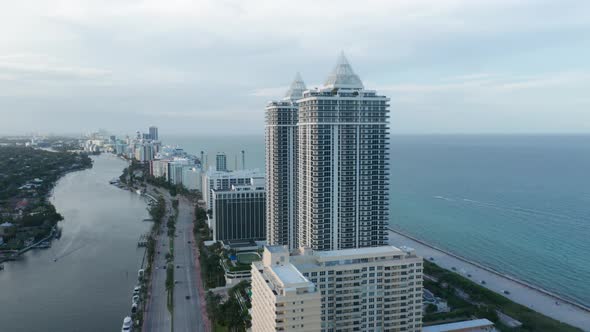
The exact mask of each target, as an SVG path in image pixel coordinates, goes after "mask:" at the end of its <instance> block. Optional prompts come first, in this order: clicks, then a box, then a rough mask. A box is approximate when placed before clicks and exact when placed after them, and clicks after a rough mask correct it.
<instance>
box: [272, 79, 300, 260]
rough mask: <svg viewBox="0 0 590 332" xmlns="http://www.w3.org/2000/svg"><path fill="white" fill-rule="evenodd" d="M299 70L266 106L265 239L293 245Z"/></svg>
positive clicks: (295, 204) (294, 245)
mask: <svg viewBox="0 0 590 332" xmlns="http://www.w3.org/2000/svg"><path fill="white" fill-rule="evenodd" d="M305 89H306V88H305V83H303V80H302V79H301V76H300V75H299V73H297V75H296V76H295V79H294V80H293V82H292V83H291V87H290V88H289V90H288V91H287V94H286V95H285V98H284V99H283V100H282V101H273V102H270V103H269V104H268V105H267V106H266V191H267V205H266V218H267V230H266V236H267V242H268V243H269V244H273V245H286V246H288V247H289V248H290V249H294V248H297V217H296V214H297V100H299V99H300V98H301V97H302V96H303V91H305Z"/></svg>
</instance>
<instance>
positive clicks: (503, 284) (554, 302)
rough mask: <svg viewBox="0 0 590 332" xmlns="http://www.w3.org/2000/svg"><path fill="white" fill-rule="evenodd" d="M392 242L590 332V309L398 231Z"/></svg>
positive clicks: (523, 303) (525, 304)
mask: <svg viewBox="0 0 590 332" xmlns="http://www.w3.org/2000/svg"><path fill="white" fill-rule="evenodd" d="M389 243H390V244H391V245H393V246H397V247H399V246H408V247H412V248H414V249H415V250H416V253H417V254H418V255H420V256H422V257H424V259H425V260H430V257H432V258H433V259H434V260H433V262H434V263H436V264H437V265H439V266H440V267H443V268H445V269H449V270H451V269H452V268H453V267H454V268H455V269H456V271H457V272H458V273H461V274H462V275H464V276H465V277H467V274H471V277H470V279H471V280H473V281H475V282H478V283H480V282H481V280H485V282H486V284H485V285H482V286H484V287H486V288H488V289H490V290H492V291H494V292H497V293H500V294H502V291H504V290H507V291H509V292H510V295H505V294H502V295H504V296H506V297H508V298H510V299H511V300H513V301H514V302H517V303H519V304H522V305H524V306H527V307H529V308H531V309H533V310H535V311H537V312H540V313H542V314H544V315H546V316H549V317H551V318H553V319H556V320H559V321H562V322H565V323H568V324H570V325H572V326H576V327H579V328H581V329H582V330H584V331H590V308H586V307H584V306H582V305H578V304H575V303H570V302H569V301H567V300H566V299H563V298H561V297H559V296H558V295H555V294H551V293H549V292H547V291H544V290H541V289H536V287H535V286H533V285H529V284H527V283H526V282H522V281H519V280H518V279H516V278H513V277H510V276H505V275H502V274H501V273H498V272H494V271H493V270H491V269H488V268H486V267H484V266H481V265H479V264H477V263H475V262H470V261H468V260H467V259H463V258H461V257H459V256H456V255H453V254H452V253H449V252H446V251H444V250H441V249H438V248H436V247H434V246H431V245H428V244H427V243H425V242H423V241H420V240H418V239H415V238H412V237H410V236H408V235H405V234H402V233H399V232H396V231H392V230H390V231H389ZM480 284H481V283H480Z"/></svg>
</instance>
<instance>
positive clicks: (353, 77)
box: [324, 52, 364, 89]
mask: <svg viewBox="0 0 590 332" xmlns="http://www.w3.org/2000/svg"><path fill="white" fill-rule="evenodd" d="M324 86H325V87H328V88H348V89H363V88H364V86H363V82H362V81H361V79H360V78H359V77H358V75H357V74H355V73H354V71H353V70H352V67H351V66H350V64H349V63H348V60H346V56H344V52H341V53H340V56H339V57H338V62H337V63H336V67H334V69H333V70H332V73H330V75H329V76H328V78H327V79H326V82H325V83H324Z"/></svg>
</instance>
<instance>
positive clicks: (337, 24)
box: [0, 0, 590, 137]
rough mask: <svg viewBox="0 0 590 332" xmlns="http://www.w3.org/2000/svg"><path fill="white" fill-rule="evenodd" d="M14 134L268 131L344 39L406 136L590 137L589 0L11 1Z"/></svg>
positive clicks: (7, 91)
mask: <svg viewBox="0 0 590 332" xmlns="http://www.w3.org/2000/svg"><path fill="white" fill-rule="evenodd" d="M0 6H1V7H0V8H2V10H0V31H2V32H1V33H0V34H1V40H2V43H0V119H2V120H1V121H0V135H12V134H24V133H31V132H41V133H55V134H59V133H74V134H75V133H82V132H87V131H93V130H97V129H99V128H104V129H107V130H109V131H112V132H115V133H128V134H130V135H131V134H133V133H134V132H135V131H136V130H146V131H147V128H148V126H150V125H156V126H158V127H159V130H160V136H162V137H165V136H166V135H171V134H203V135H207V134H212V133H216V134H223V133H226V134H229V135H238V134H248V135H262V133H263V132H264V108H265V106H266V103H267V101H269V100H272V99H277V98H280V97H282V96H283V95H284V93H285V92H286V91H287V89H288V86H289V83H290V82H291V79H292V78H293V77H294V75H295V73H296V72H300V73H301V75H302V77H303V80H304V81H305V82H306V84H307V86H308V88H313V87H316V86H319V85H321V84H322V83H323V82H324V80H325V79H326V77H327V75H328V74H329V73H330V71H331V70H332V67H333V65H334V63H335V60H336V58H337V57H338V54H339V53H340V51H344V52H345V53H346V55H347V57H348V59H349V61H350V63H351V64H352V66H353V67H354V69H355V72H356V73H357V74H358V75H359V76H360V78H361V79H362V80H363V83H364V84H365V87H366V88H367V89H373V90H377V91H378V92H379V93H380V94H384V95H387V96H388V97H390V98H391V126H390V127H391V133H392V134H424V133H590V97H589V96H588V91H590V62H589V61H588V60H587V59H590V38H588V36H590V2H588V1H583V0H579V1H573V0H571V1H570V0H565V1H559V2H556V1H548V0H525V1H512V0H494V1H486V0H482V1H467V0H464V1H462V0H430V1H425V0H417V1H385V0H384V1H365V2H363V3H362V4H359V3H358V2H351V1H322V2H315V1H308V0H304V1H248V2H243V1H188V0H174V1H166V2H162V1H155V0H133V1H117V0H102V1H90V0H79V1H73V0H64V1H30V0H24V1H18V2H8V3H3V4H2V5H0Z"/></svg>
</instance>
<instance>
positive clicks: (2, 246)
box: [0, 140, 92, 262]
mask: <svg viewBox="0 0 590 332" xmlns="http://www.w3.org/2000/svg"><path fill="white" fill-rule="evenodd" d="M90 167H92V160H91V159H90V158H89V157H88V155H87V154H84V153H72V152H67V151H65V150H54V151H49V150H45V149H39V148H33V147H30V146H25V145H24V144H23V143H22V142H20V141H18V140H16V141H12V142H11V141H2V142H1V144H0V262H1V261H3V260H6V259H10V258H14V257H15V254H18V253H19V252H20V251H22V250H23V249H25V248H27V247H31V246H32V245H33V244H38V246H39V247H44V246H45V247H48V246H49V245H50V244H49V242H47V243H43V241H44V240H45V239H47V240H49V239H50V238H51V236H54V235H55V236H58V235H59V230H58V228H57V222H58V221H60V220H62V219H63V217H62V216H61V215H60V214H59V213H58V212H57V211H56V210H55V207H54V206H53V205H52V204H51V202H49V196H50V193H51V190H52V189H53V186H54V185H55V183H56V182H57V180H58V179H59V178H60V177H62V176H63V175H65V174H66V173H68V172H72V171H77V170H82V169H86V168H90ZM40 241H41V242H42V243H39V242H40Z"/></svg>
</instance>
